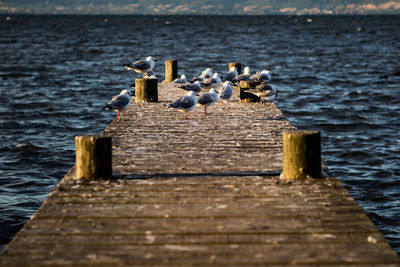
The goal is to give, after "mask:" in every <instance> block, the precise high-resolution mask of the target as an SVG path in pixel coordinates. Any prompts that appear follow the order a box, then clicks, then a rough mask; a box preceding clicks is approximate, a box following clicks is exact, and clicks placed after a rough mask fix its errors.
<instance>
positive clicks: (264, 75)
mask: <svg viewBox="0 0 400 267" xmlns="http://www.w3.org/2000/svg"><path fill="white" fill-rule="evenodd" d="M271 79H272V73H271V72H270V71H269V70H262V71H261V72H257V73H256V74H254V75H252V76H251V77H250V80H251V81H253V82H258V83H262V82H269V81H271Z"/></svg>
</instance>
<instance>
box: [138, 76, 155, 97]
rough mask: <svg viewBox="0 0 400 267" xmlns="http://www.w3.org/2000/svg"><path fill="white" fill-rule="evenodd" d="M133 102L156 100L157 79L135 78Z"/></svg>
mask: <svg viewBox="0 0 400 267" xmlns="http://www.w3.org/2000/svg"><path fill="white" fill-rule="evenodd" d="M135 102H158V80H157V79H136V81H135Z"/></svg>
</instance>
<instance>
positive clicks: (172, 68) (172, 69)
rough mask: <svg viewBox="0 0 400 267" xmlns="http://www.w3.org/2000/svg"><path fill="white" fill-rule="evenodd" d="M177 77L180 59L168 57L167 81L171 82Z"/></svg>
mask: <svg viewBox="0 0 400 267" xmlns="http://www.w3.org/2000/svg"><path fill="white" fill-rule="evenodd" d="M176 78H178V60H176V59H167V60H166V61H165V81H166V82H167V83H170V82H172V81H173V80H175V79H176Z"/></svg>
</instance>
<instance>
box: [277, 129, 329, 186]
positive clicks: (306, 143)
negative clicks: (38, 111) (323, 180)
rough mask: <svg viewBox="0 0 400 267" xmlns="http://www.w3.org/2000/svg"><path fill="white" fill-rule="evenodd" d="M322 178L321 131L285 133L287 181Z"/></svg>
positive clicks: (285, 172) (284, 166)
mask: <svg viewBox="0 0 400 267" xmlns="http://www.w3.org/2000/svg"><path fill="white" fill-rule="evenodd" d="M308 177H311V178H319V177H322V169H321V134H320V132H319V131H290V132H284V133H283V172H282V175H281V178H283V179H286V180H295V179H305V178H308Z"/></svg>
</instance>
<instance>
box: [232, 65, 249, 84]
mask: <svg viewBox="0 0 400 267" xmlns="http://www.w3.org/2000/svg"><path fill="white" fill-rule="evenodd" d="M249 80H250V68H249V67H245V68H244V72H243V73H242V74H239V75H238V76H236V78H235V79H233V80H232V82H240V81H249Z"/></svg>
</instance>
